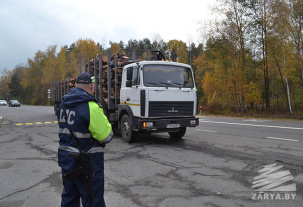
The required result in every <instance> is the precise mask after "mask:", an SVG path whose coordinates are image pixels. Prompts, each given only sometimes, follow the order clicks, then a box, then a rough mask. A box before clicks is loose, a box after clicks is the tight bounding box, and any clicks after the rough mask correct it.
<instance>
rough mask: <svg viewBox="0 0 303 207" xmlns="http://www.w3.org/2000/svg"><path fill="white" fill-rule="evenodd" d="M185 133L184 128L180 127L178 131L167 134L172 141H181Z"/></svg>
mask: <svg viewBox="0 0 303 207" xmlns="http://www.w3.org/2000/svg"><path fill="white" fill-rule="evenodd" d="M185 132H186V127H181V128H180V130H179V131H177V132H168V134H169V136H170V137H171V138H172V139H176V140H178V139H181V138H182V137H183V136H184V135H185Z"/></svg>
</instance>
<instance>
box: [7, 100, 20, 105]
mask: <svg viewBox="0 0 303 207" xmlns="http://www.w3.org/2000/svg"><path fill="white" fill-rule="evenodd" d="M8 106H9V107H13V106H16V107H20V106H21V104H20V103H19V101H17V100H10V101H9V102H8Z"/></svg>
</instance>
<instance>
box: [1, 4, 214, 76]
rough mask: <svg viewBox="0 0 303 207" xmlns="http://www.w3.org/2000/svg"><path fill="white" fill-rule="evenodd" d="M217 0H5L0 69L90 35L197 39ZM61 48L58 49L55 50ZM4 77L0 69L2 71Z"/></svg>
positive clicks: (103, 38)
mask: <svg viewBox="0 0 303 207" xmlns="http://www.w3.org/2000/svg"><path fill="white" fill-rule="evenodd" d="M214 2H215V0H207V1H205V0H187V1H176V0H161V1H160V0H153V1H142V0H141V1H140V0H123V1H122V0H111V1H109V0H108V1H104V0H86V1H83V0H26V1H24V0H1V4H0V28H1V29H0V31H1V32H0V72H1V71H2V70H3V69H4V68H6V69H8V70H12V69H13V68H15V67H16V66H17V65H21V66H26V65H27V58H33V57H34V56H35V53H36V52H37V51H38V50H41V51H45V50H46V48H47V47H48V46H50V45H57V46H58V48H60V47H61V46H64V45H68V46H70V45H71V44H72V43H74V42H76V41H77V40H78V39H80V38H82V39H85V38H91V39H92V40H94V41H95V42H99V43H100V44H106V47H107V46H108V42H109V41H112V42H119V41H120V40H122V41H124V43H127V42H128V40H130V39H136V40H141V39H143V38H149V39H152V36H153V34H157V35H160V36H161V37H162V39H163V40H164V41H166V42H167V41H169V40H173V39H177V40H182V41H184V42H187V43H188V42H189V39H190V38H191V40H192V42H196V43H197V42H199V41H200V40H199V33H198V29H199V24H198V22H199V21H203V20H204V19H209V18H211V11H210V7H209V5H210V4H213V3H214ZM57 52H58V51H57ZM0 75H1V73H0Z"/></svg>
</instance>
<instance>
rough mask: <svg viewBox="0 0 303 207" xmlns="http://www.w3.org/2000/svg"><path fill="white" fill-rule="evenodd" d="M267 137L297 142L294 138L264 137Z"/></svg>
mask: <svg viewBox="0 0 303 207" xmlns="http://www.w3.org/2000/svg"><path fill="white" fill-rule="evenodd" d="M266 138H267V139H277V140H283V141H291V142H298V141H299V140H296V139H286V138H278V137H266Z"/></svg>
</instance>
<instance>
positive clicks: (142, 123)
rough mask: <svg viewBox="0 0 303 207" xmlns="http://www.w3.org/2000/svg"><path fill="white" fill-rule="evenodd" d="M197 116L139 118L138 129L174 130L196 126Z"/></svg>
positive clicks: (197, 122)
mask: <svg viewBox="0 0 303 207" xmlns="http://www.w3.org/2000/svg"><path fill="white" fill-rule="evenodd" d="M198 125H199V118H195V117H192V118H174V119H139V120H138V131H142V130H148V131H174V130H178V129H179V128H184V127H196V126H198Z"/></svg>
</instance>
